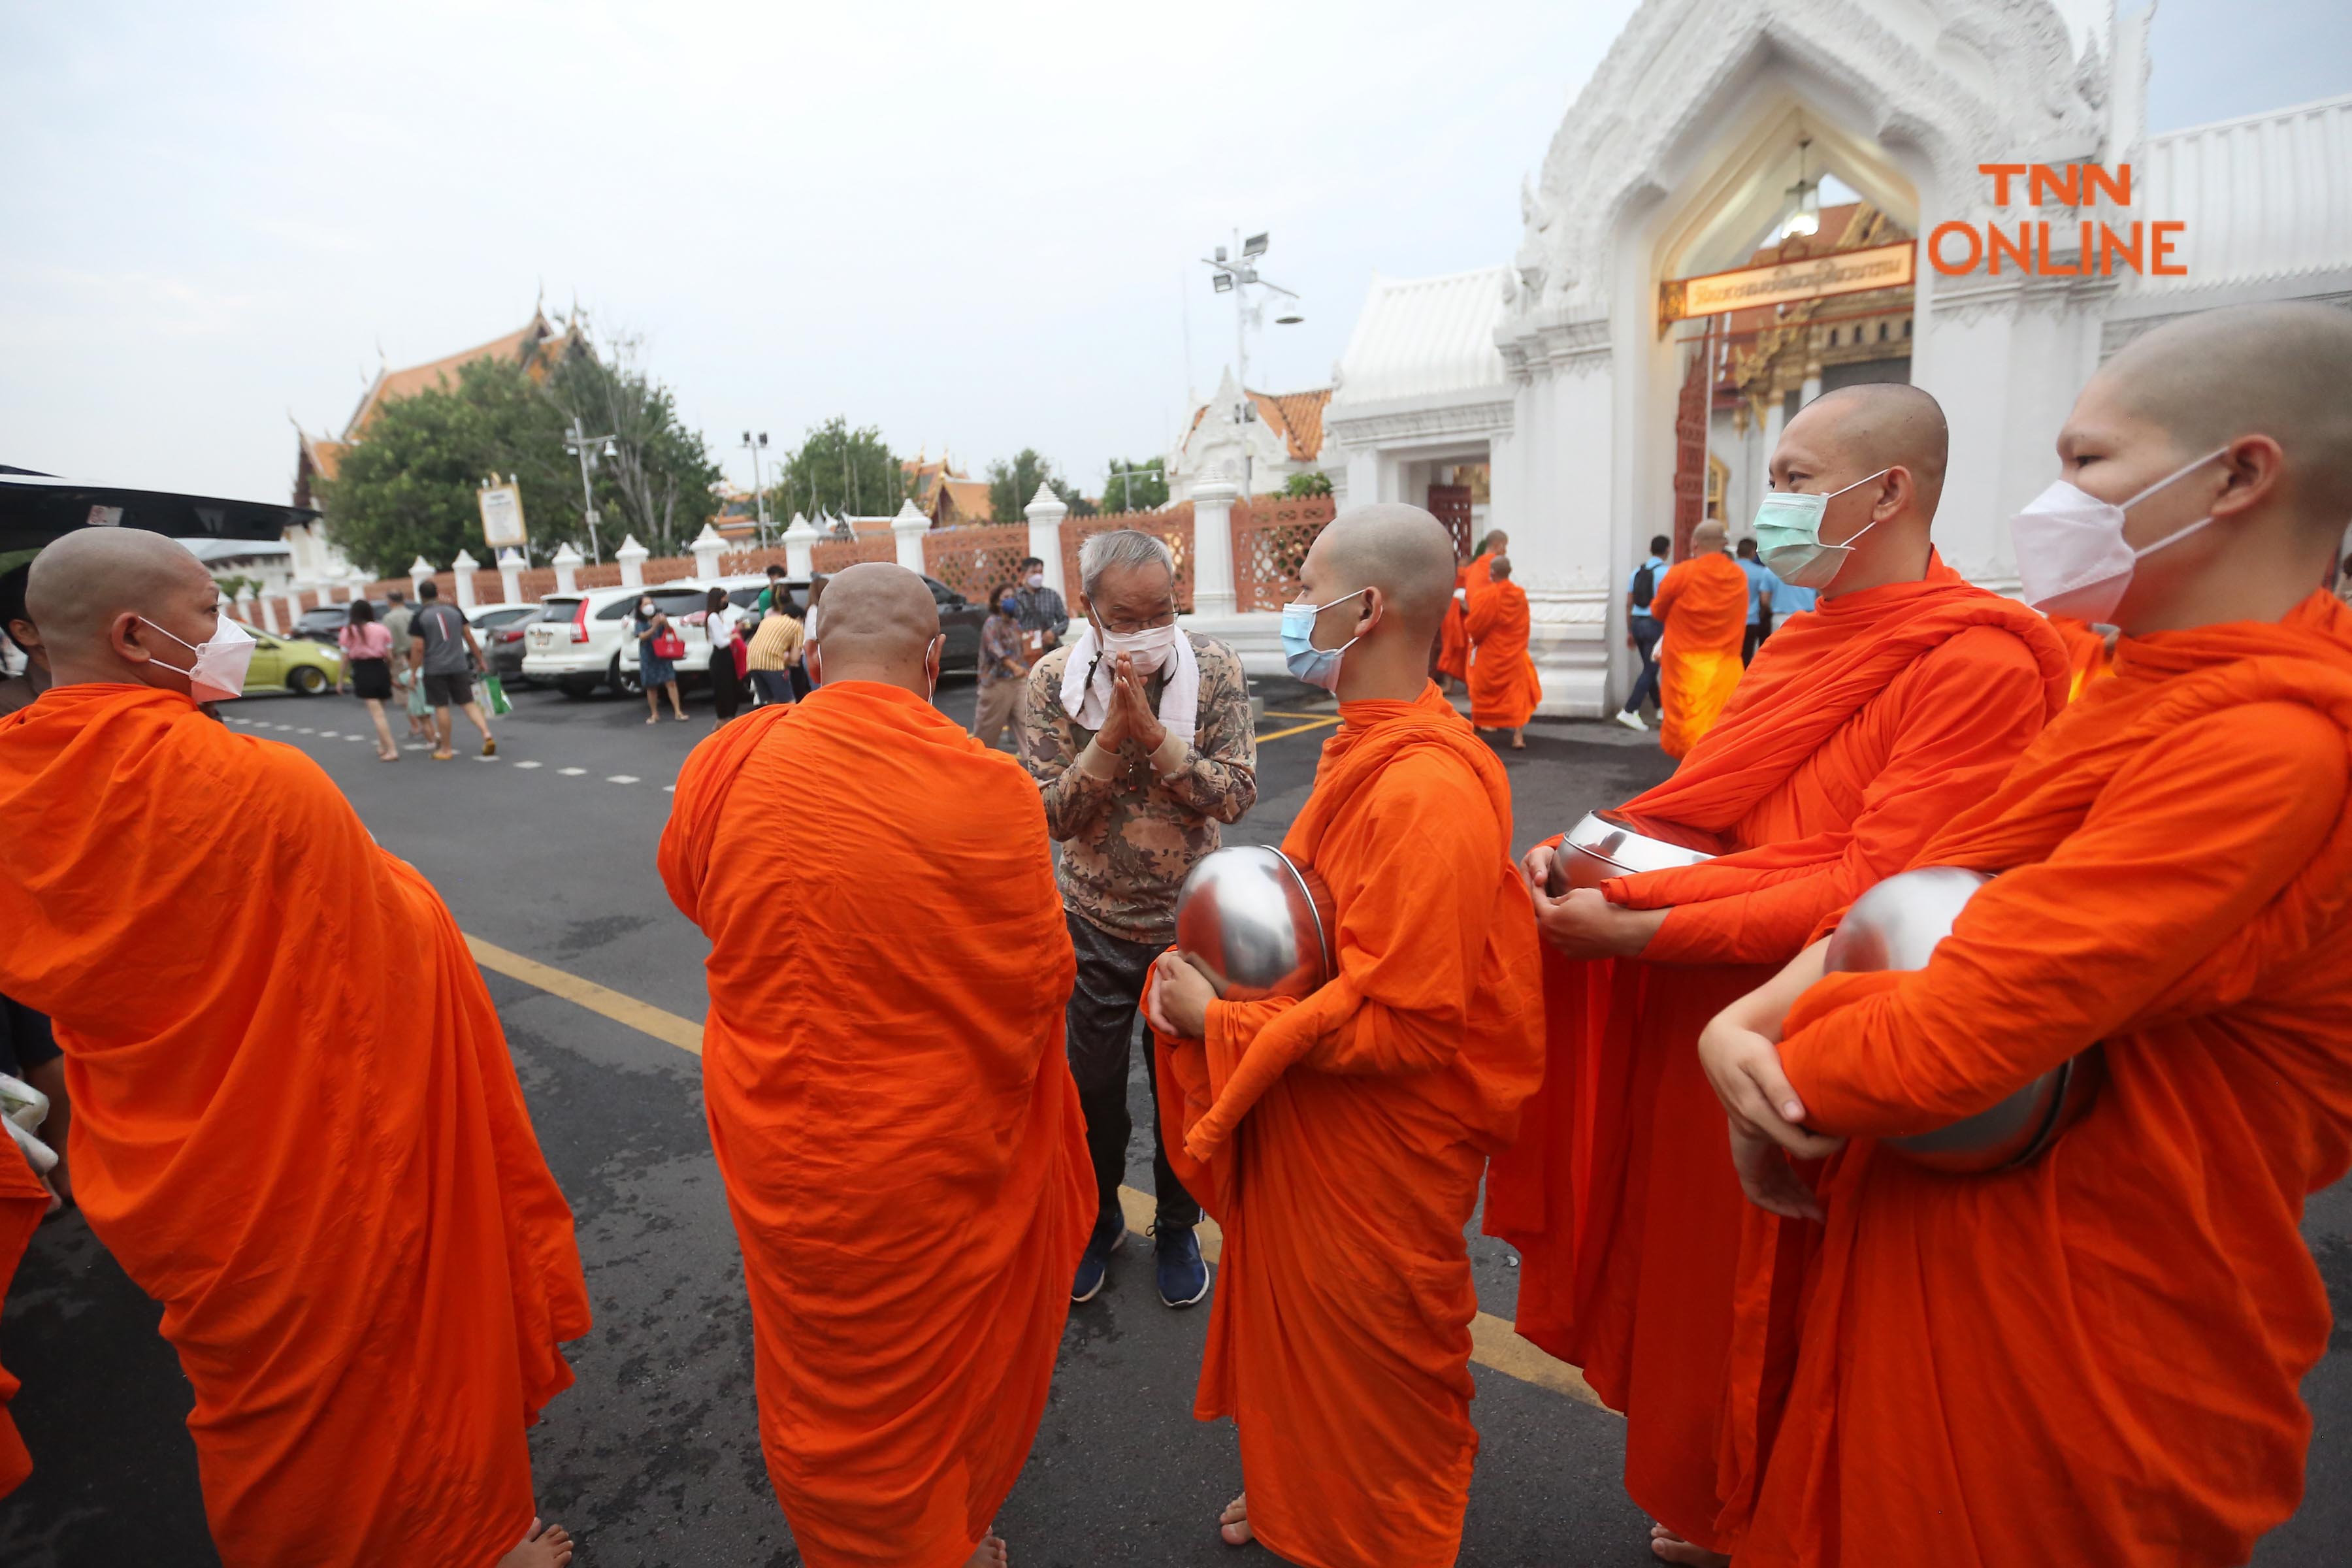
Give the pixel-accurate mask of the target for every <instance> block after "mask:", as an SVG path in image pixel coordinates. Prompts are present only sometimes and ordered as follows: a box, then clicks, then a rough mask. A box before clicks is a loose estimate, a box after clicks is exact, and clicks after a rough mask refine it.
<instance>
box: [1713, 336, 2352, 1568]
mask: <svg viewBox="0 0 2352 1568" xmlns="http://www.w3.org/2000/svg"><path fill="white" fill-rule="evenodd" d="M2058 455H2059V458H2060V462H2061V465H2062V469H2061V471H2062V474H2063V479H2062V480H2061V481H2060V482H2059V483H2058V484H2056V485H2053V487H2052V488H2051V489H2050V490H2049V491H2047V492H2045V493H2044V494H2043V495H2042V498H2040V499H2039V500H2036V501H2034V502H2033V503H2032V504H2031V505H2030V506H2029V507H2028V508H2027V509H2026V510H2025V511H2024V512H2022V513H2021V514H2020V515H2019V517H2018V518H2017V520H2016V521H2015V523H2014V524H2013V525H2012V528H2013V533H2014V538H2015V542H2016V548H2017V560H2018V572H2019V575H2020V576H2021V579H2022V580H2023V583H2024V593H2025V595H2026V596H2027V598H2028V599H2029V601H2031V602H2033V603H2036V604H2038V605H2042V606H2043V607H2045V608H2050V609H2053V611H2058V612H2062V613H2069V614H2074V615H2078V616H2083V617H2084V619H2087V620H2092V621H2102V622H2106V623H2109V624H2112V625H2115V626H2118V627H2120V628H2121V631H2122V640H2121V642H2120V643H2119V645H2118V647H2117V648H2116V666H2115V673H2114V674H2113V675H2111V676H2110V677H2108V678H2107V679H2105V680H2102V681H2101V682H2099V683H2098V684H2097V685H2096V686H2095V687H2093V688H2092V689H2090V690H2089V691H2088V692H2087V693H2086V694H2085V695H2084V697H2083V699H2082V700H2080V701H2079V702H2077V703H2076V704H2074V706H2073V707H2072V708H2071V709H2069V710H2068V711H2067V712H2066V713H2065V714H2064V716H2063V717H2062V718H2061V719H2060V720H2059V721H2057V722H2055V723H2053V725H2051V727H2050V728H2049V729H2048V730H2047V731H2045V732H2044V733H2043V734H2042V737H2041V739H2040V740H2039V741H2038V742H2035V744H2034V745H2033V746H2032V747H2031V748H2030V749H2029V750H2028V751H2027V752H2026V753H2025V755H2024V756H2022V757H2021V758H2020V759H2019V760H2018V762H2017V763H2016V765H2015V766H2014V767H2013V768H2012V770H2011V772H2010V773H2009V775H2008V776H2007V778H2006V779H2005V780H2003V781H2002V782H2001V783H2000V784H1999V786H1998V787H1997V788H1995V789H1994V790H1992V791H1991V792H1990V794H1988V795H1986V797H1985V798H1983V799H1982V800H1980V801H1979V802H1977V803H1976V804H1975V805H1972V806H1970V807H1969V809H1968V810H1966V811H1964V812H1961V813H1960V814H1958V816H1955V817H1954V818H1953V820H1952V821H1951V822H1950V823H1949V824H1948V826H1946V827H1945V828H1944V829H1943V830H1942V831H1941V832H1939V833H1938V834H1937V835H1936V837H1934V838H1933V839H1932V840H1931V841H1930V842H1929V843H1928V844H1927V846H1926V847H1924V848H1922V849H1921V850H1920V852H1919V853H1918V854H1917V855H1916V856H1915V857H1914V861H1915V863H1916V864H1918V865H1922V866H1928V865H1936V866H1960V867H1968V868H1974V869H1977V870H1980V871H1985V872H1991V873H1997V874H1998V875H1997V879H1995V880H1994V881H1992V882H1990V884H1988V885H1986V886H1985V887H1984V888H1983V889H1980V890H1979V892H1978V893H1977V894H1976V895H1975V897H1974V898H1973V900H1971V901H1970V902H1969V905H1968V907H1967V909H1966V910H1964V911H1963V912H1962V913H1961V915H1960V917H1959V919H1958V922H1957V923H1956V924H1955V925H1954V927H1953V929H1952V931H1951V934H1950V935H1949V936H1948V937H1947V938H1945V940H1944V941H1943V942H1942V943H1941V944H1940V945H1939V946H1937V949H1936V951H1935V954H1934V957H1933V958H1932V960H1931V961H1930V962H1929V963H1927V967H1926V968H1924V969H1921V970H1917V971H1914V972H1910V973H1874V974H1836V975H1831V976H1829V977H1828V978H1826V979H1822V978H1821V976H1822V968H1823V963H1822V945H1823V944H1821V943H1815V944H1813V945H1812V946H1810V947H1808V948H1807V949H1806V951H1805V952H1803V953H1802V954H1801V955H1800V956H1799V957H1798V958H1797V959H1796V960H1795V961H1793V962H1792V963H1790V964H1789V966H1788V967H1787V968H1786V970H1784V971H1783V972H1782V973H1780V974H1779V975H1778V976H1776V977H1775V978H1773V979H1772V980H1771V982H1770V983H1769V984H1767V985H1765V986H1764V987H1762V988H1761V989H1759V991H1758V992H1756V993H1755V994H1752V995H1751V996H1749V997H1748V998H1746V999H1743V1000H1742V1001H1740V1002H1739V1003H1738V1004H1736V1005H1734V1006H1733V1007H1732V1008H1730V1009H1728V1010H1727V1012H1726V1013H1725V1014H1724V1015H1723V1016H1721V1017H1720V1018H1718V1019H1717V1021H1716V1022H1714V1023H1713V1024H1710V1025H1709V1026H1708V1027H1707V1030H1706V1035H1705V1036H1704V1037H1702V1039H1701V1042H1700V1052H1701V1056H1702V1058H1703V1060H1704V1062H1705V1065H1706V1070H1707V1072H1708V1074H1709V1076H1710V1078H1711V1079H1713V1080H1714V1082H1715V1084H1716V1086H1717V1091H1718V1093H1720V1094H1721V1095H1722V1096H1723V1097H1724V1100H1725V1104H1726V1106H1727V1110H1728V1111H1729V1113H1730V1115H1731V1119H1732V1124H1733V1127H1734V1129H1735V1135H1734V1150H1735V1159H1736V1163H1738V1168H1739V1170H1740V1173H1741V1177H1742V1180H1743V1183H1744V1184H1746V1185H1747V1186H1748V1189H1749V1191H1750V1193H1751V1194H1752V1195H1753V1196H1754V1197H1755V1198H1756V1199H1757V1201H1758V1202H1759V1204H1760V1205H1765V1206H1766V1207H1768V1208H1769V1209H1770V1210H1772V1211H1773V1212H1774V1213H1776V1214H1778V1215H1788V1216H1791V1217H1790V1218H1788V1219H1785V1220H1782V1221H1780V1223H1781V1224H1784V1225H1790V1226H1803V1227H1804V1228H1805V1229H1808V1230H1811V1231H1813V1232H1815V1234H1817V1235H1818V1236H1819V1237H1820V1238H1821V1239H1820V1244H1819V1256H1818V1258H1817V1259H1816V1262H1815V1267H1814V1269H1813V1274H1812V1279H1811V1285H1810V1288H1809V1289H1807V1290H1806V1291H1805V1292H1804V1293H1803V1294H1802V1296H1801V1298H1800V1301H1801V1316H1800V1315H1797V1314H1791V1315H1790V1320H1789V1321H1784V1322H1778V1323H1770V1324H1759V1328H1760V1329H1763V1330H1765V1331H1768V1332H1769V1335H1770V1337H1771V1339H1772V1340H1773V1342H1774V1345H1773V1351H1774V1353H1775V1354H1776V1355H1780V1354H1786V1353H1790V1352H1793V1354H1794V1357H1795V1362H1794V1368H1793V1376H1792V1379H1791V1381H1790V1385H1789V1391H1788V1394H1787V1396H1786V1403H1785V1405H1784V1406H1783V1407H1782V1408H1781V1409H1780V1410H1779V1411H1778V1412H1777V1413H1776V1421H1777V1436H1775V1437H1774V1438H1773V1439H1772V1441H1771V1442H1770V1443H1769V1448H1768V1447H1763V1446H1758V1447H1751V1448H1749V1449H1748V1450H1747V1451H1746V1452H1745V1453H1742V1454H1736V1455H1732V1456H1728V1457H1729V1458H1734V1459H1737V1460H1739V1461H1741V1467H1744V1470H1745V1473H1743V1474H1738V1475H1737V1477H1736V1479H1737V1480H1738V1484H1739V1487H1740V1488H1741V1490H1742V1493H1743V1494H1744V1493H1745V1491H1746V1489H1748V1487H1750V1486H1752V1485H1753V1484H1754V1482H1755V1479H1756V1477H1757V1473H1758V1468H1759V1465H1761V1464H1767V1463H1768V1464H1769V1468H1762V1469H1761V1478H1762V1486H1761V1491H1760V1494H1758V1495H1757V1496H1756V1497H1755V1501H1754V1507H1755V1513H1754V1520H1753V1522H1752V1524H1751V1525H1750V1526H1749V1528H1748V1531H1747V1536H1746V1543H1745V1545H1744V1546H1743V1548H1742V1550H1741V1552H1740V1557H1739V1561H1740V1563H1741V1564H1742V1568H1748V1564H1760V1565H1763V1568H1773V1565H1777V1564H1790V1563H1808V1564H1811V1563H1822V1564H1827V1563H1929V1562H1932V1563H1937V1564H1939V1565H1949V1568H1972V1565H1984V1568H1990V1565H1993V1564H1999V1565H2000V1568H2036V1565H2047V1568H2058V1565H2061V1564H2066V1565H2072V1564H2078V1563H2166V1564H2186V1565H2200V1564H2217V1565H2218V1564H2223V1563H2244V1562H2246V1561H2247V1560H2248V1559H2249V1557H2250V1556H2251V1555H2252V1552H2253V1550H2254V1544H2255V1542H2256V1541H2257V1540H2258V1539H2259V1538H2260V1537H2261V1536H2262V1534H2263V1531H2267V1530H2269V1529H2271V1528H2272V1527H2273V1526H2274V1525H2277V1524H2279V1523H2280V1522H2282V1521H2284V1520H2285V1519H2286V1518H2287V1517H2288V1516H2289V1515H2290V1514H2291V1513H2293V1512H2294V1509H2295V1507H2296V1504H2297V1502H2298V1501H2299V1500H2300V1499H2301V1496H2302V1491H2303V1469H2304V1457H2305V1449H2306V1447H2308V1445H2309V1442H2310V1439H2311V1430H2312V1426H2311V1415H2310V1413H2309V1411H2307V1410H2306V1409H2305V1406H2304V1404H2303V1402H2302V1400H2301V1398H2300V1397H2299V1395H2298V1393H2297V1385H2298V1384H2299V1383H2300V1381H2301V1379H2302V1378H2303V1376H2304V1374H2305V1373H2306V1372H2308V1371H2310V1369H2311V1367H2312V1365H2313V1363H2315V1362H2316V1361H2317V1360H2318V1359H2319V1357H2320V1355H2321V1353H2322V1352H2324V1351H2325V1350H2326V1347H2327V1342H2328V1335H2329V1311H2328V1292H2327V1289H2326V1285H2325V1284H2324V1283H2323V1281H2322V1279H2321V1277H2320V1273H2319V1270H2318V1269H2317V1268H2315V1266H2314V1263H2313V1260H2312V1258H2311V1256H2310V1253H2309V1252H2308V1251H2307V1250H2306V1248H2305V1245H2304V1242H2303V1240H2302V1237H2301V1236H2300V1235H2299V1234H2298V1231H2297V1221H2298V1219H2299V1218H2300V1216H2301V1214H2302V1211H2303V1205H2304V1200H2305V1196H2306V1195H2307V1194H2310V1193H2313V1192H2315V1191H2317V1190H2318V1189H2320V1188H2322V1187H2324V1186H2326V1185H2328V1184H2331V1183H2334V1182H2336V1181H2337V1180H2339V1179H2341V1178H2342V1177H2343V1176H2344V1174H2345V1173H2346V1169H2347V1165H2352V1014H2347V1009H2346V1006H2345V999H2346V996H2347V991H2352V918H2347V907H2346V900H2345V893H2346V889H2347V887H2352V795H2348V794H2347V778H2352V766H2347V752H2348V751H2352V610H2347V608H2346V607H2345V606H2344V605H2342V604H2341V603H2340V602H2338V601H2337V600H2336V598H2335V597H2334V595H2331V594H2329V593H2328V592H2327V591H2326V589H2324V588H2315V586H2314V584H2315V583H2318V582H2319V581H2320V580H2321V578H2322V576H2323V574H2324V573H2325V570H2326V566H2327V563H2328V561H2329V559H2330V556H2331V554H2332V552H2334V551H2335V549H2336V545H2337V541H2338V539H2339V537H2340V535H2341V532H2342V530H2343V526H2344V520H2345V518H2346V517H2347V516H2352V316H2347V315H2346V314H2345V313H2343V312H2342V311H2340V310H2336V309H2333V308H2331V307H2327V306H2322V305H2300V304H2298V305H2270V306H2254V307H2242V308H2238V309H2233V310H2215V311H2211V312H2210V313H2207V314H2203V315H2200V316H2194V317H2190V318H2189V319H2187V320H2185V321H2176V322H2174V323H2172V324H2170V325H2168V326H2164V327H2159V328H2158V329H2157V330H2155V331H2151V332H2149V333H2147V335H2146V336H2143V337H2141V338H2138V339H2136V340H2134V342H2132V343H2131V344H2129V345H2128V346H2127V347H2126V348H2125V349H2124V350H2123V351H2122V352H2121V353H2117V354H2116V356H2115V357H2114V358H2113V359H2111V360H2109V361H2108V362H2107V363H2106V364H2105V366H2104V367H2103V368H2102V369H2101V370H2100V371H2099V373H2098V374H2096V375H2095V376H2094V377H2093V378H2092V379H2091V381H2090V383H2089V384H2088V385H2087V386H2086V387H2085V388H2084V391H2083V394H2082V395H2081V397H2080V398H2079V399H2078V400H2077V401H2076V402H2075V405H2074V411H2073V412H2072V414H2070V415H2069V416H2068V417H2067V420H2066V423H2065V425H2064V426H2063V429H2062V430H2061V431H2060V433H2059V437H2058ZM2086 545H2087V546H2088V548H2084V546H2086ZM2135 557H2137V559H2135ZM2085 1053H2088V1055H2087V1057H2085ZM2070 1058H2084V1060H2083V1062H2082V1064H2081V1067H2080V1068H2079V1069H2078V1070H2082V1071H2084V1072H2086V1073H2088V1074H2089V1075H2090V1079H2091V1081H2092V1083H2093V1085H2094V1087H2095V1093H2094V1096H2093V1098H2092V1099H2091V1100H2090V1102H2089V1106H2088V1110H2086V1111H2085V1112H2084V1113H2083V1114H2082V1116H2081V1118H2080V1120H2078V1121H2074V1123H2073V1124H2072V1125H2071V1126H2068V1127H2066V1128H2064V1129H2063V1131H2061V1132H2060V1133H2059V1134H2058V1136H2057V1140H2056V1142H2055V1144H2054V1146H2053V1147H2051V1148H2050V1149H2048V1151H2047V1152H2044V1153H2042V1155H2041V1156H2040V1157H2039V1158H2038V1159H2033V1160H2032V1161H2030V1162H2029V1163H2023V1164H2021V1165H2020V1166H2017V1167H2015V1168H2012V1169H2008V1170H2003V1171H1999V1172H1994V1173H1983V1174H1976V1175H1965V1176H1956V1175H1951V1174H1948V1173H1939V1172H1931V1171H1927V1170H1924V1169H1922V1168H1920V1167H1919V1166H1917V1165H1915V1164H1913V1163H1911V1162H1910V1161H1908V1160H1907V1159H1906V1158H1905V1157H1904V1155H1903V1154H1902V1153H1901V1152H1899V1151H1898V1150H1897V1149H1895V1147H1893V1146H1891V1145H1889V1144H1886V1143H1884V1142H1879V1140H1882V1139H1887V1138H1893V1137H1897V1136H1901V1135H1904V1134H1909V1133H1916V1132H1921V1131H1928V1130H1930V1129H1933V1128H1937V1127H1939V1126H1942V1125H1945V1124H1947V1123H1948V1122H1951V1121H1955V1120H1957V1119H1959V1118H1962V1117H1965V1116H1969V1115H1970V1114H1972V1113H1974V1112H1977V1111H1980V1110H1985V1109H1986V1108H1988V1107H1990V1106H1991V1105H1993V1104H1994V1103H1996V1102H1997V1101H1999V1100H2001V1099H2002V1098H2004V1097H2006V1096H2007V1095H2009V1094H2010V1093H2011V1092H2012V1091H2013V1090H2015V1089H2019V1088H2020V1087H2021V1086H2023V1085H2024V1084H2026V1083H2028V1082H2030V1081H2032V1079H2035V1078H2036V1077H2038V1076H2039V1075H2040V1074H2042V1073H2043V1072H2045V1071H2047V1070H2049V1069H2051V1068H2055V1067H2057V1066H2058V1065H2059V1064H2060V1063H2062V1062H2064V1061H2067V1060H2069V1059H2070ZM1839 1140H1846V1141H1847V1142H1844V1144H1843V1147H1842V1148H1838V1147H1836V1144H1837V1142H1838V1141H1839ZM1776 1143H1777V1144H1779V1145H1780V1146H1782V1147H1785V1148H1787V1149H1789V1150H1791V1151H1793V1152H1797V1153H1799V1154H1801V1155H1804V1156H1808V1157H1811V1156H1818V1155H1821V1154H1822V1153H1823V1152H1827V1151H1832V1150H1833V1151H1834V1152H1831V1154H1830V1158H1829V1160H1828V1163H1827V1164H1826V1165H1825V1166H1822V1167H1821V1168H1820V1169H1819V1173H1818V1175H1817V1176H1816V1177H1815V1178H1814V1179H1813V1180H1812V1181H1811V1183H1810V1184H1807V1183H1806V1182H1804V1181H1801V1179H1800V1177H1799V1174H1798V1173H1797V1171H1796V1170H1795V1169H1793V1168H1792V1167H1791V1166H1790V1164H1789V1163H1787V1162H1786V1160H1785V1159H1784V1158H1783V1156H1782V1154H1781V1149H1780V1147H1776V1146H1775V1145H1776ZM1795 1216H1819V1217H1820V1218H1821V1219H1822V1222H1823V1223H1822V1224H1820V1225H1819V1226H1815V1225H1813V1224H1811V1223H1810V1221H1808V1220H1805V1219H1801V1218H1797V1217H1795ZM1790 1331H1794V1343H1793V1345H1791V1344H1790V1343H1789V1340H1790ZM1768 1455H1769V1458H1768ZM1741 1467H1735V1468H1741Z"/></svg>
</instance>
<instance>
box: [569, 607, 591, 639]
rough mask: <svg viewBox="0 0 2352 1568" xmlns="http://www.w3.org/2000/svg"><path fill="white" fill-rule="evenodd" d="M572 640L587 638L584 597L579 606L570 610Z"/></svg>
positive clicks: (586, 613) (586, 612) (586, 608)
mask: <svg viewBox="0 0 2352 1568" xmlns="http://www.w3.org/2000/svg"><path fill="white" fill-rule="evenodd" d="M587 640H588V601H587V600H585V599H583V600H581V601H580V607H579V608H578V609H576V610H574V611H572V641H573V642H586V641H587Z"/></svg>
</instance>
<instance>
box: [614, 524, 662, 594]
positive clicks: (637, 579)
mask: <svg viewBox="0 0 2352 1568" xmlns="http://www.w3.org/2000/svg"><path fill="white" fill-rule="evenodd" d="M652 553H653V552H652V551H650V550H647V549H646V547H645V546H644V545H642V544H639V543H638V542H637V536H636V535H635V534H634V533H625V534H623V535H622V536H621V548H619V549H618V550H615V551H614V552H613V559H614V560H615V561H617V562H619V563H621V586H622V587H624V588H642V587H644V586H645V585H646V556H648V555H651V554H652Z"/></svg>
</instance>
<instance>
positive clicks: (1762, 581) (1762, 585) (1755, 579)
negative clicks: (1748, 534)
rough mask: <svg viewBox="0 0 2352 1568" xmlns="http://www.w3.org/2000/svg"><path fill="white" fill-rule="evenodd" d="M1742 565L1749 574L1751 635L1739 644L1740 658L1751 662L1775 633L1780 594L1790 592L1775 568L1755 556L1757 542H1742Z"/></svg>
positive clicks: (1746, 662) (1740, 562) (1749, 627)
mask: <svg viewBox="0 0 2352 1568" xmlns="http://www.w3.org/2000/svg"><path fill="white" fill-rule="evenodd" d="M1739 569H1740V570H1741V571H1742V572H1745V573H1746V574H1748V636H1747V637H1745V638H1744V639H1742V640H1741V642H1740V645H1739V662H1740V663H1742V664H1752V663H1754V662H1755V659H1756V649H1757V647H1758V646H1759V644H1761V643H1762V642H1763V640H1764V639H1765V638H1766V637H1770V636H1771V635H1772V612H1773V611H1774V610H1775V609H1776V608H1778V607H1779V605H1780V595H1782V594H1785V593H1788V592H1789V585H1788V584H1786V583H1783V582H1781V581H1780V578H1778V577H1775V576H1774V575H1772V568H1770V567H1769V566H1767V565H1765V564H1764V563H1762V562H1761V561H1759V560H1757V559H1756V542H1755V541H1754V540H1752V539H1743V540H1741V541H1740V542H1739Z"/></svg>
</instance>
